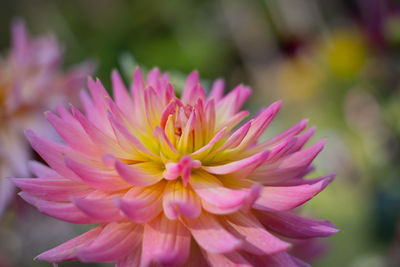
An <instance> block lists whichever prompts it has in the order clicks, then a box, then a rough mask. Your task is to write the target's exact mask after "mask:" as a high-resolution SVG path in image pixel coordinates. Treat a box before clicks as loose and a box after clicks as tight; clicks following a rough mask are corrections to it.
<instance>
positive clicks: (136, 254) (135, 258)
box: [115, 248, 142, 267]
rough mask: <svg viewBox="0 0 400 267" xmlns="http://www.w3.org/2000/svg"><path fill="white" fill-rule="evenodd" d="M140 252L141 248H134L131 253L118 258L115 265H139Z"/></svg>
mask: <svg viewBox="0 0 400 267" xmlns="http://www.w3.org/2000/svg"><path fill="white" fill-rule="evenodd" d="M141 253H142V250H141V249H140V248H136V249H134V250H133V251H132V253H131V254H129V255H128V256H126V257H125V258H123V259H120V260H118V261H117V263H116V265H115V267H133V266H140V259H141Z"/></svg>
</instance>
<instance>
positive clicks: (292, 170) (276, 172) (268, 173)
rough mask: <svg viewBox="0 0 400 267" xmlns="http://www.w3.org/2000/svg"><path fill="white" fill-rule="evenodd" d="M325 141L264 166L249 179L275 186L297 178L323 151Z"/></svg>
mask: <svg viewBox="0 0 400 267" xmlns="http://www.w3.org/2000/svg"><path fill="white" fill-rule="evenodd" d="M324 144H325V139H322V140H321V141H319V142H317V143H315V144H314V145H312V146H309V147H307V148H305V149H303V150H300V151H298V152H295V153H293V154H290V155H288V156H286V157H284V158H282V159H280V160H278V161H276V162H273V163H272V164H263V165H261V166H260V167H259V168H257V169H256V170H254V172H253V173H252V174H251V175H250V177H249V179H252V180H255V181H260V182H262V183H263V184H275V183H280V182H282V181H285V180H288V179H292V178H295V177H297V176H298V175H299V174H302V173H304V172H305V170H306V169H307V168H308V167H309V165H310V164H311V162H312V161H313V160H314V158H315V157H316V156H317V155H318V153H319V152H320V151H321V150H322V148H323V147H324Z"/></svg>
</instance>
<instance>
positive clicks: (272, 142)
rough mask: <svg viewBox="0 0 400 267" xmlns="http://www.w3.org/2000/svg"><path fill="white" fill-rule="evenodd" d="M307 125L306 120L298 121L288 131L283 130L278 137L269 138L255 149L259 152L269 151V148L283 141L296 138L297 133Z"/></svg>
mask: <svg viewBox="0 0 400 267" xmlns="http://www.w3.org/2000/svg"><path fill="white" fill-rule="evenodd" d="M307 124H308V119H302V120H301V121H299V122H298V123H296V124H295V125H293V126H292V127H290V128H289V129H287V130H285V131H284V132H282V133H280V134H279V135H277V136H275V137H273V138H270V139H268V140H267V141H265V142H263V143H261V144H259V145H257V148H258V149H260V150H266V149H270V148H271V147H273V146H275V145H277V144H279V143H280V142H282V141H283V140H285V139H288V138H291V137H293V136H296V135H297V134H298V133H300V132H301V131H303V130H304V129H305V128H306V127H307Z"/></svg>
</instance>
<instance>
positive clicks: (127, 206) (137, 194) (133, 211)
mask: <svg viewBox="0 0 400 267" xmlns="http://www.w3.org/2000/svg"><path fill="white" fill-rule="evenodd" d="M164 186H165V184H164V183H162V182H161V183H158V184H156V185H153V186H149V187H138V186H136V187H133V188H132V189H130V190H129V191H128V192H127V193H126V194H125V196H124V197H123V198H122V199H120V200H119V201H118V202H117V204H118V206H119V208H120V209H121V211H122V212H123V213H124V215H126V216H127V217H129V218H130V219H131V220H133V221H134V222H137V223H145V222H148V221H150V220H152V219H153V218H155V217H156V216H157V215H158V214H159V213H160V212H161V211H162V195H163V192H164Z"/></svg>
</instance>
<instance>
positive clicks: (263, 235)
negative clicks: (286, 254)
mask: <svg viewBox="0 0 400 267" xmlns="http://www.w3.org/2000/svg"><path fill="white" fill-rule="evenodd" d="M226 225H227V229H228V230H229V231H230V232H231V233H233V234H234V235H235V236H237V237H238V238H240V239H243V245H242V248H243V249H244V250H246V251H248V252H250V253H252V254H257V255H264V254H274V253H277V252H281V251H284V250H287V249H289V248H290V244H289V243H287V242H284V241H282V240H280V239H279V238H277V237H275V236H274V235H273V234H271V233H269V232H268V231H267V230H265V229H264V226H263V225H262V224H261V223H260V222H259V221H258V220H257V218H255V217H254V216H253V215H252V214H251V213H247V214H243V213H241V212H236V213H234V214H231V215H229V216H227V221H226Z"/></svg>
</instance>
